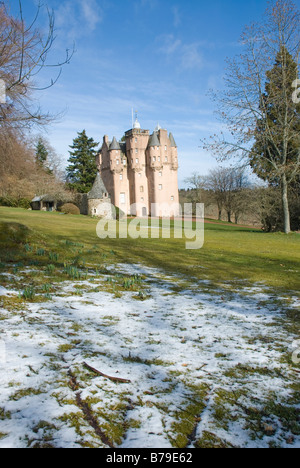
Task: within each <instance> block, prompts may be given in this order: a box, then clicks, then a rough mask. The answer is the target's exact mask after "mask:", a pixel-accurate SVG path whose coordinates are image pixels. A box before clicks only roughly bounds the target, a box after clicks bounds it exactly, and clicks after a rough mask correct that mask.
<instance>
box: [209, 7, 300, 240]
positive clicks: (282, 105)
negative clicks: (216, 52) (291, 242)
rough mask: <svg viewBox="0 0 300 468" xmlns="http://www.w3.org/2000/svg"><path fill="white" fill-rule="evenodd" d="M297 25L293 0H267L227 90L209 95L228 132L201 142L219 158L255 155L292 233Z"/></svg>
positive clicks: (297, 167)
mask: <svg viewBox="0 0 300 468" xmlns="http://www.w3.org/2000/svg"><path fill="white" fill-rule="evenodd" d="M299 24H300V13H299V11H298V10H297V8H296V7H295V5H294V4H293V3H292V1H290V0H278V1H276V2H274V1H273V2H272V3H271V4H269V7H268V9H267V10H266V13H265V17H264V19H263V21H262V22H261V23H260V24H252V25H251V26H249V27H247V28H246V29H245V31H244V34H243V36H242V45H243V48H244V52H243V54H241V55H240V56H238V57H237V58H235V59H233V60H229V61H228V67H227V73H226V77H225V85H226V87H225V91H223V92H222V94H216V93H215V94H214V96H213V97H214V99H215V100H216V102H217V103H218V114H219V116H220V118H221V121H222V122H223V123H224V124H225V125H226V126H227V129H228V131H227V132H226V134H225V133H222V134H221V136H220V137H217V136H215V137H212V139H211V140H210V141H204V142H203V146H204V148H206V149H209V150H211V151H212V152H213V153H214V154H217V155H218V157H219V158H220V159H223V160H224V159H228V158H230V157H232V156H237V155H238V156H239V157H241V158H245V159H246V160H247V161H248V162H249V163H251V162H252V163H253V160H254V159H255V161H254V162H255V165H256V169H257V168H258V166H259V172H260V174H259V175H261V174H262V172H263V171H264V172H265V178H266V180H271V179H272V180H273V181H274V180H277V182H278V185H280V187H281V193H282V204H283V212H284V230H285V232H286V233H289V232H290V214H289V203H288V190H289V187H290V185H291V184H292V182H293V181H294V180H295V178H296V177H297V175H299V171H300V151H299V148H300V138H299V104H297V103H295V102H293V100H292V96H293V94H295V93H294V89H293V88H292V86H293V83H294V82H295V81H294V80H296V79H297V78H298V67H297V63H298V56H299V52H300V36H299ZM292 63H293V64H296V66H292V65H291V64H292ZM291 70H293V72H292V73H293V74H294V76H291ZM271 71H272V72H271ZM297 106H298V107H297ZM257 142H259V144H258V145H257V146H256V147H255V143H257ZM259 172H258V173H259Z"/></svg>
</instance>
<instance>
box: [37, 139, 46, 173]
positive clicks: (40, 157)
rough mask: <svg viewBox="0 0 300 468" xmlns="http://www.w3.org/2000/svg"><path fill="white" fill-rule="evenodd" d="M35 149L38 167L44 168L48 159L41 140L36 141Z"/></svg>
mask: <svg viewBox="0 0 300 468" xmlns="http://www.w3.org/2000/svg"><path fill="white" fill-rule="evenodd" d="M35 149H36V151H35V158H36V162H37V163H38V164H39V165H41V166H44V165H45V163H46V161H47V159H48V155H49V153H48V150H47V148H46V147H45V145H44V143H43V140H42V139H41V138H39V139H38V142H37V144H36V147H35Z"/></svg>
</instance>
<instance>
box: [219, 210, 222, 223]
mask: <svg viewBox="0 0 300 468" xmlns="http://www.w3.org/2000/svg"><path fill="white" fill-rule="evenodd" d="M218 220H219V221H222V208H219V218H218Z"/></svg>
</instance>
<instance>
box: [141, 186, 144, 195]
mask: <svg viewBox="0 0 300 468" xmlns="http://www.w3.org/2000/svg"><path fill="white" fill-rule="evenodd" d="M140 192H141V193H143V192H144V187H143V186H142V185H141V186H140Z"/></svg>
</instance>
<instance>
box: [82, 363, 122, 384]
mask: <svg viewBox="0 0 300 468" xmlns="http://www.w3.org/2000/svg"><path fill="white" fill-rule="evenodd" d="M83 365H84V367H86V368H87V369H88V370H90V371H91V372H94V373H95V374H97V375H101V377H105V378H106V379H109V380H112V381H113V382H120V383H131V380H127V379H120V378H119V377H111V376H109V375H106V374H103V373H102V372H100V371H98V370H97V369H94V367H91V366H89V365H88V364H87V363H86V362H84V363H83Z"/></svg>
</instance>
